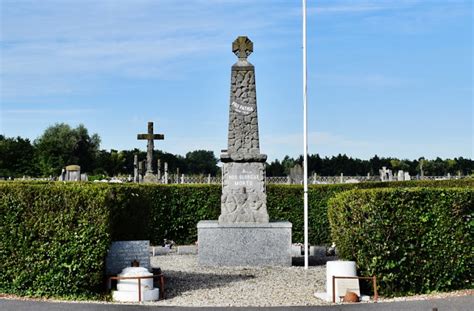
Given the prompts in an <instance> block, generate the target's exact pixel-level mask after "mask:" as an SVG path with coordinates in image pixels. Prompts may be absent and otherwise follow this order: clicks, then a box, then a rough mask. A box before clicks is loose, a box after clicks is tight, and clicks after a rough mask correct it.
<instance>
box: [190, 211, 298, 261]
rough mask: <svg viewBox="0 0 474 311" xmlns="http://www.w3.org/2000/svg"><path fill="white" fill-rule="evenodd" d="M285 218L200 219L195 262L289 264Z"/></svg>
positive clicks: (289, 231) (288, 233) (289, 256)
mask: <svg viewBox="0 0 474 311" xmlns="http://www.w3.org/2000/svg"><path fill="white" fill-rule="evenodd" d="M291 227H292V224H291V223H290V222H288V221H278V222H270V223H263V224H258V223H257V224H256V223H237V224H219V223H218V222H217V221H216V220H202V221H200V222H199V223H198V224H197V229H198V263H199V265H202V266H291Z"/></svg>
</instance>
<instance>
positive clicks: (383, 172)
mask: <svg viewBox="0 0 474 311" xmlns="http://www.w3.org/2000/svg"><path fill="white" fill-rule="evenodd" d="M379 173H380V181H392V180H393V174H392V170H390V169H387V167H385V166H382V169H380V170H379Z"/></svg>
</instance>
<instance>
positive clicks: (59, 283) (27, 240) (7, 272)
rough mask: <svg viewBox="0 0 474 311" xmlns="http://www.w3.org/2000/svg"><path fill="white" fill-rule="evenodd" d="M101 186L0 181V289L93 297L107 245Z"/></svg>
mask: <svg viewBox="0 0 474 311" xmlns="http://www.w3.org/2000/svg"><path fill="white" fill-rule="evenodd" d="M108 193H109V190H108V189H107V188H106V187H91V186H90V185H82V184H75V185H62V184H39V183H35V184H20V183H0V231H1V240H0V241H1V242H0V245H1V247H0V292H3V293H15V294H19V295H30V296H45V295H46V296H50V295H53V296H56V295H61V296H72V297H79V296H86V297H87V296H94V295H96V293H98V292H100V291H101V288H100V286H101V284H102V282H103V269H104V256H105V254H106V251H107V249H108V247H109V244H110V235H109V234H108V227H109V220H108V218H109V209H108V207H107V206H108V204H107V200H108Z"/></svg>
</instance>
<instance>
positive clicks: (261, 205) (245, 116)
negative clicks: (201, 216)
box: [219, 37, 268, 224]
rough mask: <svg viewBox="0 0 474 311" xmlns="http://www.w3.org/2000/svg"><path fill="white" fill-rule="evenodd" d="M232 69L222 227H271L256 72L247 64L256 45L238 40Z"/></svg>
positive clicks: (242, 39) (234, 45) (223, 160)
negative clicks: (254, 225) (237, 225)
mask: <svg viewBox="0 0 474 311" xmlns="http://www.w3.org/2000/svg"><path fill="white" fill-rule="evenodd" d="M232 51H233V52H234V53H235V55H236V56H237V57H238V61H237V63H235V64H234V65H233V66H232V74H231V88H230V104H229V133H228V141H227V150H226V151H225V152H224V153H223V154H222V155H221V161H222V162H223V175H222V176H223V179H222V185H223V187H222V196H221V215H220V217H219V223H220V224H232V223H268V213H267V195H266V193H265V160H266V158H267V156H266V155H264V154H260V142H259V135H258V116H257V96H256V88H255V69H254V66H253V65H252V64H250V63H249V62H248V61H247V57H248V56H249V55H250V54H251V53H252V52H253V43H252V41H250V39H248V38H247V37H238V38H237V39H236V40H235V41H234V42H233V44H232Z"/></svg>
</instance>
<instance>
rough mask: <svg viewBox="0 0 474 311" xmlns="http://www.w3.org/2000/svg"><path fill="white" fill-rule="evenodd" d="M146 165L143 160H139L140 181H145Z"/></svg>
mask: <svg viewBox="0 0 474 311" xmlns="http://www.w3.org/2000/svg"><path fill="white" fill-rule="evenodd" d="M144 167H145V165H144V162H143V161H140V162H138V182H143V175H144V172H145V169H144Z"/></svg>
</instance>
